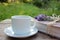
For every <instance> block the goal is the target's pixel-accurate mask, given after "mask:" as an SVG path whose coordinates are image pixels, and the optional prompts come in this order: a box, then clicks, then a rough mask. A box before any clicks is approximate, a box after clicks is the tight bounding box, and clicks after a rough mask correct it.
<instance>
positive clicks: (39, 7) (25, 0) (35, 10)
mask: <svg viewBox="0 0 60 40" xmlns="http://www.w3.org/2000/svg"><path fill="white" fill-rule="evenodd" d="M39 14H46V15H48V16H51V15H52V14H56V15H60V0H0V21H1V20H4V19H7V18H11V16H13V15H30V16H32V17H35V16H37V15H39Z"/></svg>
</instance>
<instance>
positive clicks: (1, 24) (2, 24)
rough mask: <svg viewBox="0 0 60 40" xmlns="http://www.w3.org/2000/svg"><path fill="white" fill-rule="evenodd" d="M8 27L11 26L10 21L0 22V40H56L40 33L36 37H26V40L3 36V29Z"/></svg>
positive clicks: (24, 39)
mask: <svg viewBox="0 0 60 40" xmlns="http://www.w3.org/2000/svg"><path fill="white" fill-rule="evenodd" d="M10 25H11V20H10V19H7V20H4V21H2V22H0V40H58V39H57V38H55V37H51V36H49V35H47V34H44V33H42V32H38V33H37V34H36V35H34V36H31V37H28V38H12V37H8V36H7V35H6V34H4V29H5V28H6V27H9V26H10Z"/></svg>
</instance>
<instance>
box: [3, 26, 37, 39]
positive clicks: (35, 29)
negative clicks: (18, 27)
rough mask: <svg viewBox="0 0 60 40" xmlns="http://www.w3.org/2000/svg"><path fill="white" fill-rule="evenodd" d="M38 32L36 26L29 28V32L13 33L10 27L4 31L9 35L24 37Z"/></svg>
mask: <svg viewBox="0 0 60 40" xmlns="http://www.w3.org/2000/svg"><path fill="white" fill-rule="evenodd" d="M37 32H38V29H37V28H34V29H31V30H30V32H29V33H26V34H21V35H20V34H19V35H17V34H14V32H13V31H12V27H8V28H5V30H4V33H5V34H6V35H8V36H10V37H16V38H25V37H30V36H32V35H34V34H36V33H37Z"/></svg>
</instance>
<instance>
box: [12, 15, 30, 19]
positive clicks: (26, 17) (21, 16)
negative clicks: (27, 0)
mask: <svg viewBox="0 0 60 40" xmlns="http://www.w3.org/2000/svg"><path fill="white" fill-rule="evenodd" d="M11 18H12V19H31V16H28V15H15V16H12V17H11Z"/></svg>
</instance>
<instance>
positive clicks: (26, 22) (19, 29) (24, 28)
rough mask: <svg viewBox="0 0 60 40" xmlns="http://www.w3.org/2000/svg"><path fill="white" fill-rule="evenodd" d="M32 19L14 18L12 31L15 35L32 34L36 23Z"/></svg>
mask: <svg viewBox="0 0 60 40" xmlns="http://www.w3.org/2000/svg"><path fill="white" fill-rule="evenodd" d="M31 19H32V17H30V16H26V15H20V16H12V18H11V20H12V29H13V31H14V33H15V34H24V33H28V32H30V30H31V29H32V28H34V27H35V25H36V22H34V21H33V22H32V21H31Z"/></svg>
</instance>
